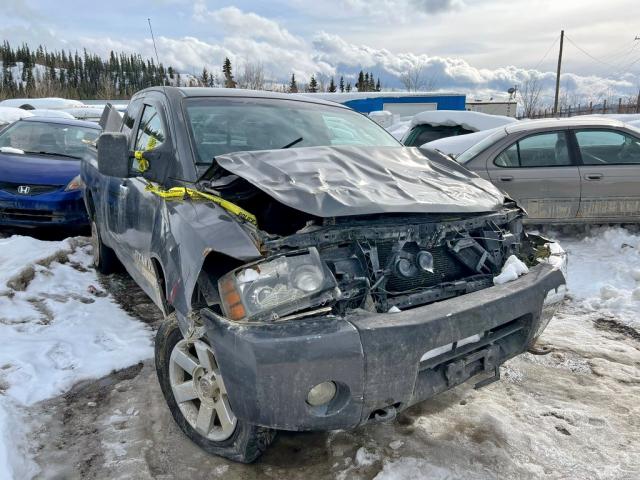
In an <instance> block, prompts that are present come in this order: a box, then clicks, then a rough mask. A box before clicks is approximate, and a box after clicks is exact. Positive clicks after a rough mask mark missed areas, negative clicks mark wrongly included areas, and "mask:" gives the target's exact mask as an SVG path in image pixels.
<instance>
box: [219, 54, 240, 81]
mask: <svg viewBox="0 0 640 480" xmlns="http://www.w3.org/2000/svg"><path fill="white" fill-rule="evenodd" d="M222 73H223V74H224V86H225V88H236V86H237V82H236V81H235V80H234V79H233V72H232V70H231V60H229V58H228V57H225V59H224V63H223V64H222Z"/></svg>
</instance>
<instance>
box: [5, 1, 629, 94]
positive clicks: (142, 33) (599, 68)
mask: <svg viewBox="0 0 640 480" xmlns="http://www.w3.org/2000/svg"><path fill="white" fill-rule="evenodd" d="M0 3H1V4H2V5H1V6H0V11H2V12H3V21H2V22H1V23H0V37H1V38H2V39H6V40H9V41H10V42H12V43H19V42H23V41H26V42H28V43H30V44H31V45H35V44H38V43H42V44H44V45H46V46H48V47H49V48H61V47H63V48H68V49H74V50H75V49H76V48H78V49H80V48H82V47H86V48H87V49H89V50H91V51H94V52H96V53H98V54H101V55H106V54H108V52H109V50H110V49H117V50H127V51H132V52H139V53H141V54H143V55H151V54H152V47H151V43H150V41H149V33H148V29H147V23H146V19H147V17H151V18H152V21H153V25H154V30H155V35H156V39H157V41H158V47H159V48H158V50H159V54H160V59H161V61H162V62H163V63H165V64H172V65H174V66H175V67H177V68H178V69H179V70H182V71H183V72H186V73H194V72H195V73H199V72H200V71H201V70H202V67H203V66H207V67H208V68H209V69H211V70H214V71H217V70H219V68H220V67H219V66H220V63H221V61H222V59H223V58H224V56H229V57H230V58H232V60H233V61H234V63H235V64H236V66H237V69H241V68H242V65H243V64H244V63H246V62H252V63H255V62H260V63H262V64H263V66H264V68H265V72H266V73H267V76H268V77H270V78H273V79H276V80H280V79H283V78H286V77H287V76H288V75H290V74H291V73H296V74H297V75H298V77H300V78H301V79H305V78H308V77H309V76H310V75H311V74H314V73H315V74H316V75H318V74H319V75H321V76H322V75H324V76H332V75H340V74H345V75H347V76H351V75H353V74H354V73H355V72H357V71H358V70H360V69H361V68H363V69H365V70H368V71H373V72H375V73H376V75H380V77H381V78H382V79H383V84H385V85H387V86H388V87H396V88H399V87H400V82H399V80H398V77H399V76H400V75H401V74H402V73H403V72H405V71H407V70H409V69H412V68H416V67H417V66H418V67H420V68H422V69H423V71H424V76H426V77H428V78H429V79H430V80H431V81H433V82H434V83H435V84H436V86H437V88H441V89H448V90H456V91H464V92H465V93H469V92H472V93H474V94H477V95H478V96H483V95H485V96H486V95H492V94H499V93H500V92H504V91H505V90H506V88H508V86H510V85H512V84H518V83H522V82H524V81H526V79H527V78H529V77H530V76H531V75H540V78H541V79H542V82H543V84H544V85H545V87H547V89H548V88H550V87H551V86H552V84H553V80H554V79H553V71H554V70H555V62H556V59H557V50H558V45H557V42H556V43H555V44H554V41H555V40H556V39H557V37H558V34H559V31H560V29H562V28H564V29H565V30H566V33H567V36H568V39H569V40H568V41H567V42H566V43H565V60H564V66H565V68H564V72H566V75H565V76H564V77H563V84H564V86H565V87H566V91H567V92H571V95H574V96H576V98H577V97H578V96H580V97H584V99H585V100H586V99H587V98H592V99H594V100H595V99H596V97H607V96H615V95H632V94H634V93H635V94H637V91H638V88H640V41H634V38H635V36H636V35H640V23H638V20H637V19H638V18H639V16H638V14H640V7H639V6H638V2H637V0H609V1H607V2H603V1H602V0H597V1H596V0H581V1H580V0H562V1H557V0H556V1H553V0H324V1H317V0H316V1H308V0H274V1H248V0H243V1H234V2H225V1H212V0H195V1H187V0H151V1H147V2H141V1H133V0H130V1H123V0H109V1H106V2H86V1H83V2H80V1H70V0H62V1H61V0H57V1H45V0H0ZM545 53H546V54H547V55H546V56H545Z"/></svg>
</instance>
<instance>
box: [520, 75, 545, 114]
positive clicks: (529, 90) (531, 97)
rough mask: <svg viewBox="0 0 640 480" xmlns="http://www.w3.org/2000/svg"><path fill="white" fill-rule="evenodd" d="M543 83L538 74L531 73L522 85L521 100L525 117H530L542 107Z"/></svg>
mask: <svg viewBox="0 0 640 480" xmlns="http://www.w3.org/2000/svg"><path fill="white" fill-rule="evenodd" d="M541 91H542V83H541V82H540V78H539V77H538V75H537V74H533V75H529V77H528V78H527V79H526V80H525V81H524V82H523V83H522V86H521V87H520V90H519V92H520V101H521V102H522V111H523V115H524V116H525V117H527V118H528V117H530V116H531V115H533V113H534V112H535V111H536V110H537V109H538V108H539V107H540V92H541Z"/></svg>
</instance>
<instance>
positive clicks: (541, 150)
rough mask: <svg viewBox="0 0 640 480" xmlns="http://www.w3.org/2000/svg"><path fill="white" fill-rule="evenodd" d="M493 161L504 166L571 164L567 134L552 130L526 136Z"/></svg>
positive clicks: (559, 165) (526, 166)
mask: <svg viewBox="0 0 640 480" xmlns="http://www.w3.org/2000/svg"><path fill="white" fill-rule="evenodd" d="M493 163H494V164H495V165H496V166H498V167H503V168H518V167H523V168H529V167H563V166H569V165H571V157H570V156H569V147H568V146H567V137H566V134H565V133H564V132H551V133H539V134H536V135H531V136H529V137H525V138H523V139H522V140H518V141H517V142H516V143H514V144H513V145H511V146H510V147H509V148H507V149H506V150H503V151H502V152H501V153H500V154H499V155H498V156H497V157H496V158H495V160H494V161H493Z"/></svg>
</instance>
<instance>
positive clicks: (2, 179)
mask: <svg viewBox="0 0 640 480" xmlns="http://www.w3.org/2000/svg"><path fill="white" fill-rule="evenodd" d="M100 132H101V129H100V126H99V125H97V124H95V123H91V122H84V121H80V120H71V119H64V118H38V117H30V118H25V119H22V120H18V121H17V122H15V123H13V124H11V125H9V126H8V127H6V128H5V129H3V130H2V131H0V226H13V227H39V226H64V227H83V226H86V225H88V217H87V212H86V209H85V206H84V203H83V200H82V189H81V187H82V181H81V180H80V161H81V160H82V158H83V157H84V156H85V155H86V153H87V148H88V147H89V145H90V144H92V143H94V142H95V141H96V139H97V138H98V135H100Z"/></svg>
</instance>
